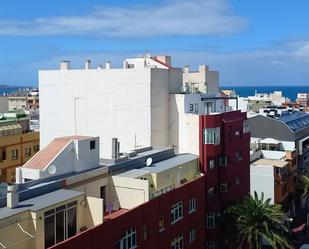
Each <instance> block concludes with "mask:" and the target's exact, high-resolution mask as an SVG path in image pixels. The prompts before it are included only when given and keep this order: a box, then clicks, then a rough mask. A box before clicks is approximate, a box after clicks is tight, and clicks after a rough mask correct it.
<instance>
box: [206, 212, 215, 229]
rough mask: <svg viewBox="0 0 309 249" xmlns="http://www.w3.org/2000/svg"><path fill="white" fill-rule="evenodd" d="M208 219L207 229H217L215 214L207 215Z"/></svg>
mask: <svg viewBox="0 0 309 249" xmlns="http://www.w3.org/2000/svg"><path fill="white" fill-rule="evenodd" d="M206 219H207V223H206V226H207V228H215V227H216V218H215V213H214V212H209V213H207V214H206Z"/></svg>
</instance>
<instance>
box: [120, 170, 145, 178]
mask: <svg viewBox="0 0 309 249" xmlns="http://www.w3.org/2000/svg"><path fill="white" fill-rule="evenodd" d="M149 173H150V172H149V171H148V170H143V169H133V170H129V171H127V172H124V173H122V174H119V175H117V176H122V177H129V178H138V177H141V176H143V175H146V174H149Z"/></svg>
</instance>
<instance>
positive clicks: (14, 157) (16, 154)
mask: <svg viewBox="0 0 309 249" xmlns="http://www.w3.org/2000/svg"><path fill="white" fill-rule="evenodd" d="M11 153H12V154H11V155H12V156H11V158H12V160H16V159H18V150H12V152H11Z"/></svg>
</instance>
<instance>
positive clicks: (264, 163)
mask: <svg viewBox="0 0 309 249" xmlns="http://www.w3.org/2000/svg"><path fill="white" fill-rule="evenodd" d="M251 165H253V166H270V167H279V168H283V167H285V166H287V165H288V162H286V161H280V160H273V159H259V160H257V161H255V162H253V163H252V164H251Z"/></svg>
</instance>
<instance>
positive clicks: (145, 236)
mask: <svg viewBox="0 0 309 249" xmlns="http://www.w3.org/2000/svg"><path fill="white" fill-rule="evenodd" d="M147 238H148V225H144V240H147Z"/></svg>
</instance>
